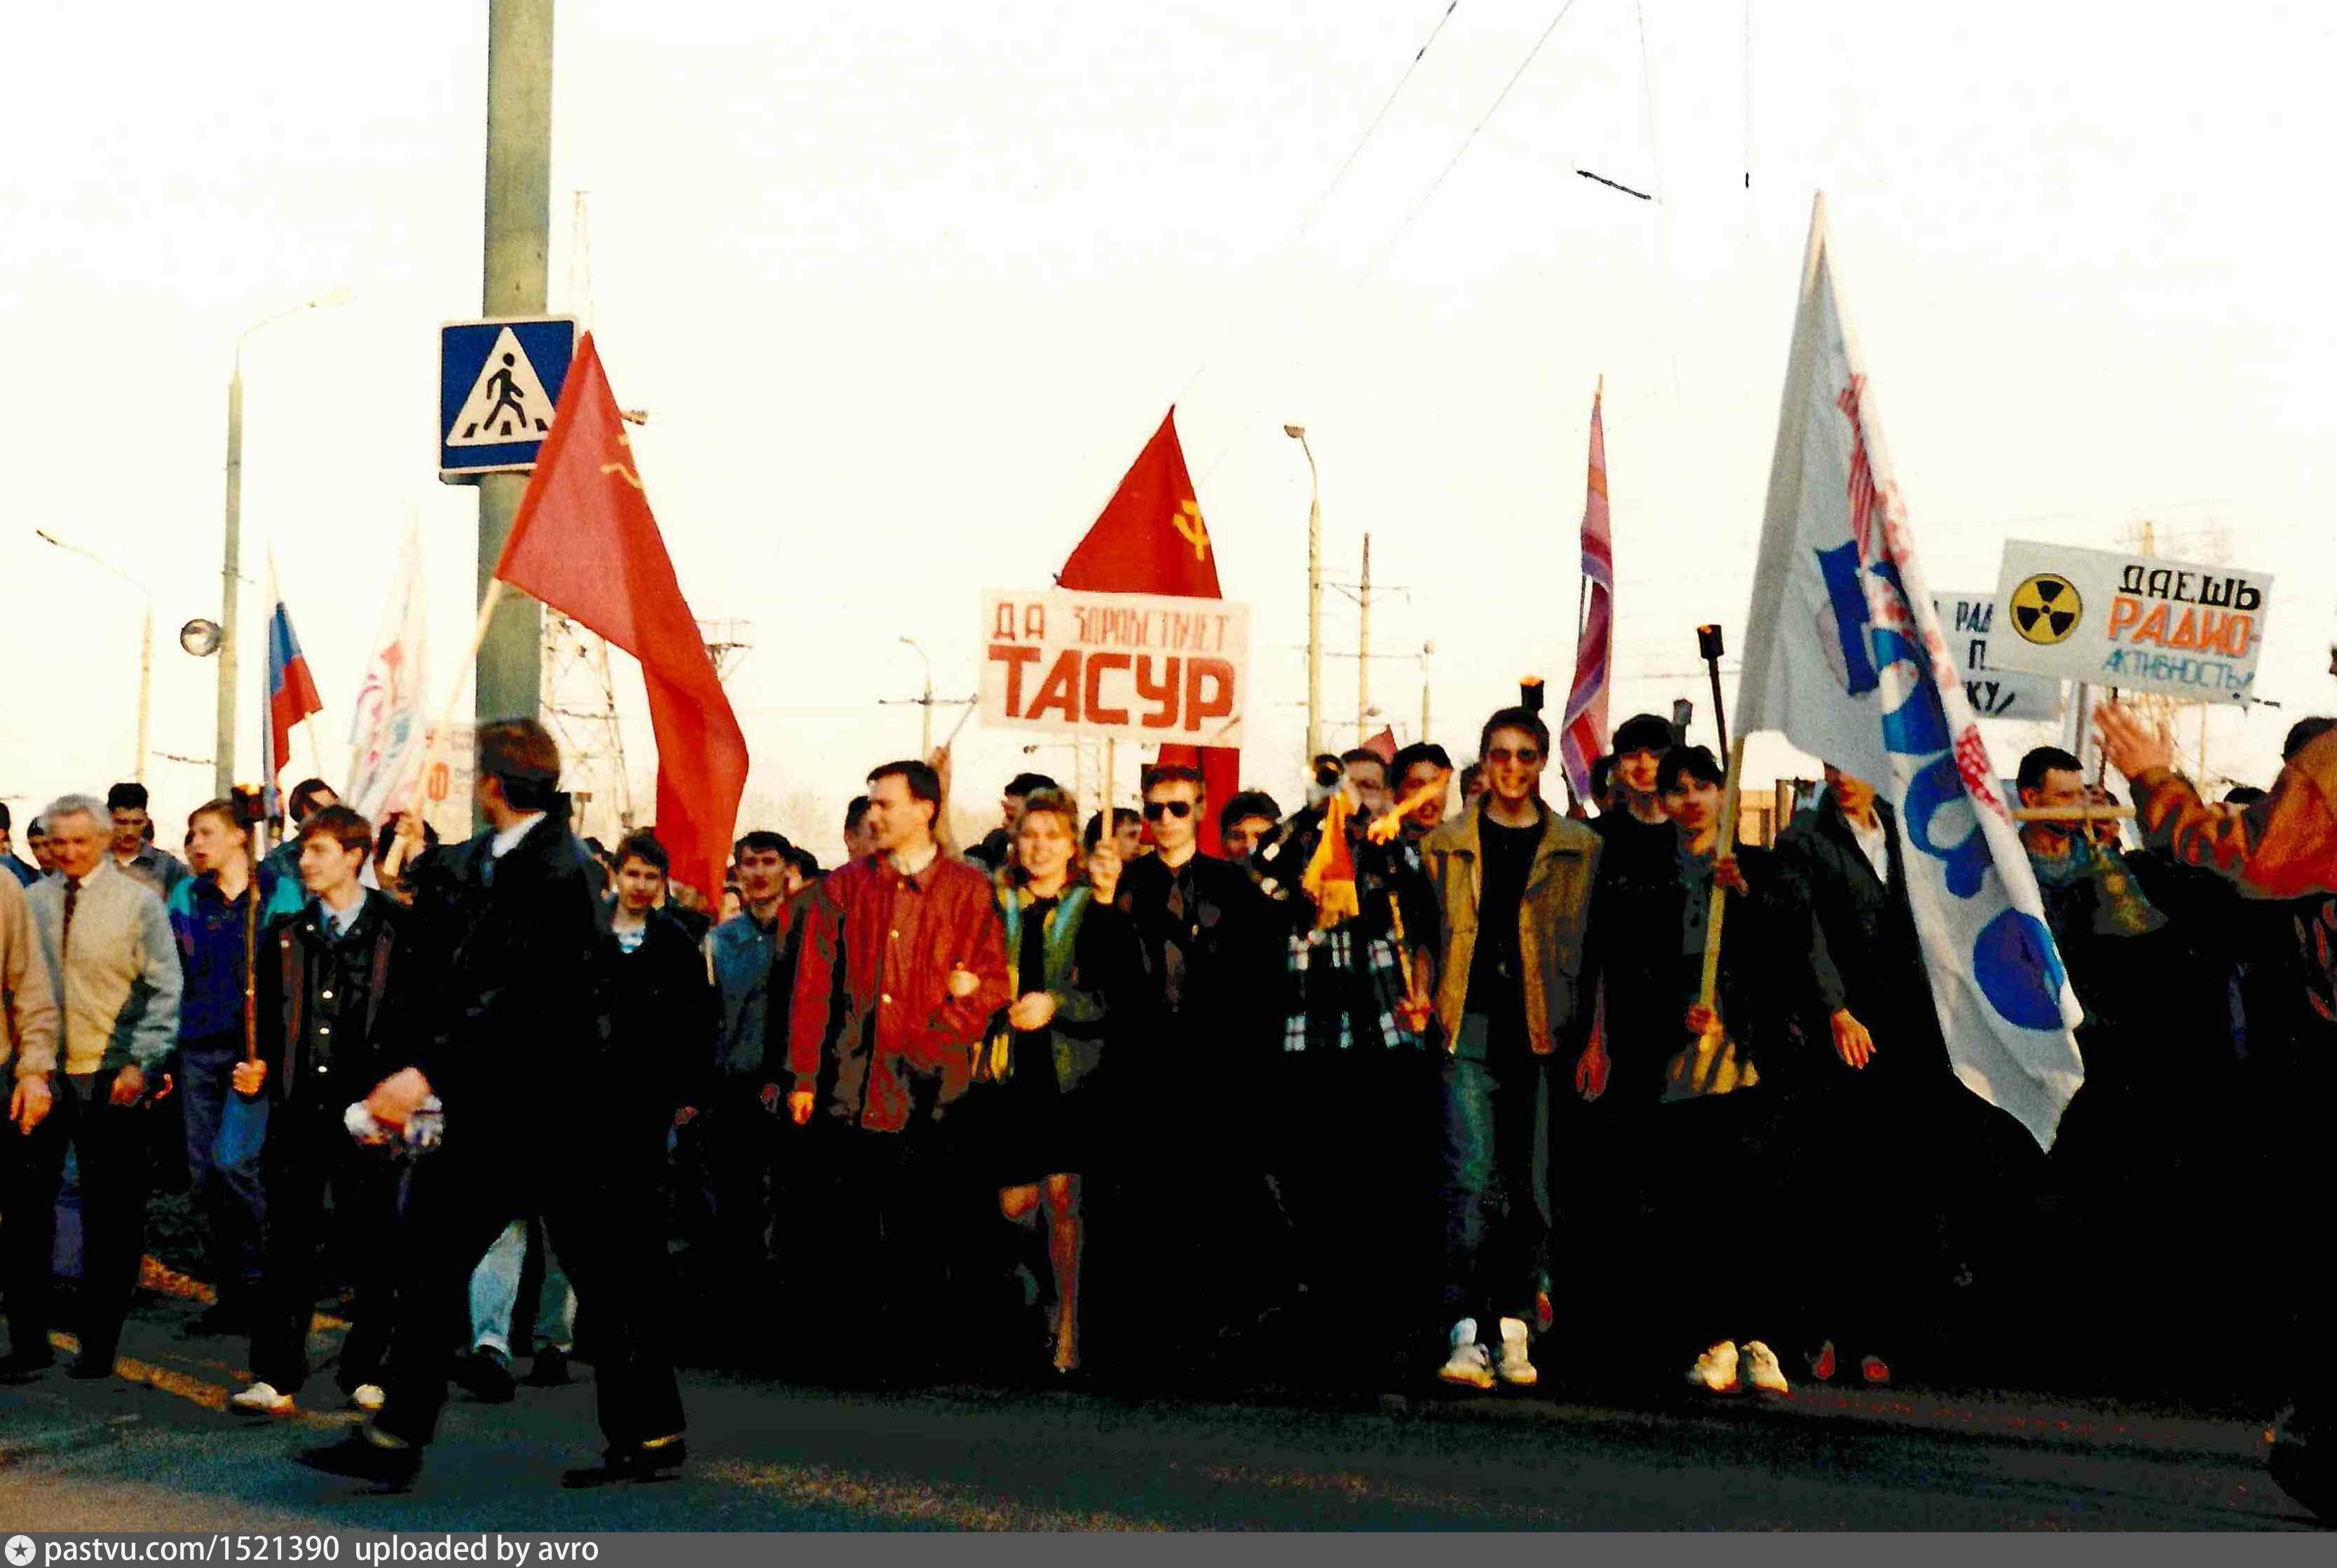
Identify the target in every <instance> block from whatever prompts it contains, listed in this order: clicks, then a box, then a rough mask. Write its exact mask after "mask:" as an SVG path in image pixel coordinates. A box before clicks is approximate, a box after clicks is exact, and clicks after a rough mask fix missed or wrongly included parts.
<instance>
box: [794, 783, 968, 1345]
mask: <svg viewBox="0 0 2337 1568" xmlns="http://www.w3.org/2000/svg"><path fill="white" fill-rule="evenodd" d="M940 809H941V780H940V779H939V778H938V777H936V776H935V774H934V770H933V769H931V768H929V767H927V766H926V765H925V764H924V763H923V762H888V763H886V764H885V766H884V767H882V768H879V769H876V770H875V772H874V773H871V774H870V775H869V776H868V814H867V829H868V831H869V833H870V834H871V836H872V837H873V838H874V840H875V854H873V855H869V856H866V857H864V858H860V859H857V860H855V861H853V862H852V863H851V864H850V865H848V866H846V867H843V868H842V869H841V870H838V871H836V872H834V873H832V874H831V875H829V876H828V877H826V879H824V880H823V881H822V882H821V883H820V884H819V885H818V889H817V891H816V893H815V894H814V896H813V897H812V900H811V904H810V907H809V908H808V909H807V910H806V911H805V913H804V916H803V920H804V924H803V936H802V947H801V956H800V957H799V959H798V960H797V967H796V981H795V997H794V1005H793V1006H792V1007H790V1008H789V1010H788V1014H789V1015H788V1022H787V1068H788V1074H787V1081H788V1093H787V1112H788V1115H789V1117H790V1118H791V1119H792V1120H793V1121H794V1122H795V1124H796V1125H797V1127H799V1128H802V1129H805V1130H806V1132H807V1133H808V1134H810V1135H811V1136H813V1137H815V1138H817V1139H819V1140H821V1141H822V1142H823V1143H824V1144H825V1147H824V1148H821V1149H818V1150H816V1151H815V1152H814V1156H813V1157H814V1158H815V1159H816V1161H818V1163H819V1164H820V1165H822V1166H824V1167H825V1168H826V1172H827V1174H828V1175H829V1176H830V1177H831V1178H832V1179H833V1181H834V1186H833V1189H832V1190H833V1191H834V1192H835V1194H836V1201H835V1202H834V1203H833V1204H832V1205H830V1206H829V1210H828V1215H827V1218H828V1220H829V1221H830V1222H831V1223H832V1224H834V1226H835V1227H836V1230H835V1241H836V1246H837V1249H838V1250H839V1251H840V1252H841V1253H842V1256H841V1257H840V1258H839V1259H837V1261H838V1263H839V1264H840V1265H844V1266H843V1267H841V1268H840V1269H838V1271H836V1273H834V1274H833V1275H832V1277H833V1278H836V1279H849V1280H852V1281H853V1282H854V1286H855V1288H856V1289H860V1290H865V1291H869V1292H872V1293H873V1298H874V1299H873V1305H874V1306H875V1309H876V1310H877V1312H878V1313H879V1314H880V1315H882V1316H884V1317H885V1318H890V1319H891V1320H892V1321H894V1322H895V1323H903V1322H906V1321H909V1320H910V1318H911V1316H912V1315H913V1314H914V1315H923V1311H924V1309H925V1308H928V1307H929V1306H930V1303H929V1301H928V1300H927V1298H928V1297H929V1296H930V1294H931V1292H932V1291H933V1289H934V1288H935V1284H936V1281H935V1279H934V1274H935V1272H936V1270H935V1268H934V1265H935V1264H936V1263H937V1262H938V1261H939V1259H941V1257H942V1256H943V1253H944V1248H945V1246H946V1245H947V1244H948V1243H947V1240H946V1235H945V1231H946V1230H947V1227H946V1226H944V1225H937V1224H936V1223H935V1220H936V1216H937V1215H941V1214H944V1213H946V1211H947V1202H948V1193H947V1191H945V1189H946V1188H947V1186H948V1185H949V1184H948V1183H947V1181H945V1180H942V1179H938V1172H937V1171H936V1169H935V1167H936V1161H937V1158H938V1153H939V1151H938V1149H937V1147H936V1140H935V1138H934V1132H935V1129H936V1126H937V1123H938V1122H939V1119H940V1117H941V1115H942V1113H943V1112H944V1110H945V1108H946V1107H947V1105H948V1104H949V1103H950V1102H951V1101H953V1100H954V1099H955V1098H956V1097H957V1096H958V1095H959V1094H960V1093H963V1091H964V1089H965V1087H966V1084H967V1083H969V1082H970V1080H971V1077H972V1073H973V1046H975V1045H976V1044H980V1043H981V1040H982V1037H983V1031H984V1029H985V1028H986V1026H987V1025H988V1023H989V1020H990V1016H991V1014H993V1013H995V1012H996V1011H998V1009H1000V1008H1002V1007H1003V1006H1005V1005H1006V1004H1007V1003H1008V1002H1009V1001H1011V1000H1012V997H1011V995H1009V990H1008V983H1007V973H1006V933H1005V928H1004V926H1002V924H1001V923H1000V920H999V917H998V905H997V901H996V900H995V899H994V898H993V897H992V894H991V886H990V879H989V878H988V877H984V876H983V874H982V873H981V872H980V871H978V870H976V869H974V868H973V867H971V866H968V865H967V864H965V863H964V862H963V861H962V860H957V859H953V858H951V857H949V856H945V855H944V854H943V853H942V851H941V846H940V845H939V844H938V843H936V842H935V841H934V818H935V816H936V815H937V814H938V813H939V811H940ZM815 1116H816V1118H817V1123H818V1124H817V1125H816V1126H815V1125H814V1121H815ZM781 1222H782V1224H783V1225H784V1224H785V1223H786V1220H785V1219H784V1218H783V1219H782V1221H781ZM852 1264H857V1265H858V1266H856V1267H854V1266H851V1265H852ZM868 1304H870V1303H869V1302H868V1301H867V1299H865V1298H864V1299H863V1300H862V1301H861V1302H859V1303H856V1305H860V1306H863V1307H865V1306H866V1305H868ZM876 1342H877V1343H878V1344H880V1345H884V1346H885V1347H887V1349H886V1351H885V1354H886V1356H887V1357H890V1359H889V1361H888V1362H887V1363H886V1364H885V1365H882V1366H880V1367H878V1370H879V1372H880V1373H889V1372H898V1371H899V1370H900V1369H901V1364H902V1363H903V1362H904V1361H905V1360H908V1359H911V1358H913V1356H914V1352H913V1348H912V1347H911V1345H910V1344H909V1343H908V1340H907V1337H906V1335H905V1333H902V1334H890V1335H880V1336H879V1337H878V1338H877V1341H876Z"/></svg>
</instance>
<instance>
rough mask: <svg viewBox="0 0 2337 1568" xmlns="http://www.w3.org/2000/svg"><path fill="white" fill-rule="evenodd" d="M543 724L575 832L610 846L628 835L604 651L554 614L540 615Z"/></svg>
mask: <svg viewBox="0 0 2337 1568" xmlns="http://www.w3.org/2000/svg"><path fill="white" fill-rule="evenodd" d="M543 668H544V671H545V674H546V677H547V679H546V680H545V681H544V685H543V721H544V723H545V724H546V725H547V726H548V727H550V729H551V730H552V734H553V735H555V736H556V737H558V738H559V740H560V755H561V760H562V763H564V764H565V766H564V768H563V769H562V771H563V773H564V775H565V777H566V778H567V779H568V782H569V792H570V793H571V794H572V795H574V796H576V797H578V798H579V799H578V801H577V806H578V810H577V813H576V830H577V831H578V832H579V833H582V834H586V835H593V834H595V833H596V830H597V831H598V836H599V837H601V838H602V839H603V841H604V842H607V841H613V839H615V838H621V837H622V836H623V835H624V834H626V833H630V832H631V831H632V828H633V825H634V817H633V786H632V778H631V774H630V773H629V772H627V770H626V768H625V731H624V728H623V726H622V725H621V724H620V723H619V722H618V721H617V688H616V683H615V681H613V680H612V679H611V676H610V673H609V644H608V643H607V642H604V641H603V640H601V638H599V637H597V636H595V635H593V634H592V632H588V631H586V630H585V629H584V628H583V627H582V626H579V625H578V624H577V623H576V622H573V621H571V620H570V619H569V618H568V617H567V616H565V615H562V613H560V612H558V611H557V610H552V609H550V608H546V609H545V611H544V613H543Z"/></svg>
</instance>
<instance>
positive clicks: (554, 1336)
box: [470, 1220, 576, 1361]
mask: <svg viewBox="0 0 2337 1568" xmlns="http://www.w3.org/2000/svg"><path fill="white" fill-rule="evenodd" d="M538 1229H539V1228H538V1227H536V1226H534V1225H533V1224H532V1223H531V1222H530V1221H528V1220H513V1221H512V1222H511V1223H510V1224H508V1225H506V1226H504V1233H503V1234H502V1235H500V1236H498V1237H496V1238H495V1243H494V1246H492V1247H490V1248H488V1249H487V1255H486V1256H485V1257H484V1258H482V1259H479V1266H478V1267H477V1268H476V1269H473V1270H472V1271H471V1347H470V1348H474V1349H475V1348H478V1347H480V1346H483V1345H484V1346H489V1347H492V1348H494V1349H497V1350H500V1351H502V1352H503V1354H504V1359H505V1360H507V1361H508V1360H509V1359H511V1355H512V1314H513V1311H515V1310H516V1309H517V1308H518V1307H519V1276H520V1270H521V1269H522V1268H523V1267H524V1266H525V1265H526V1262H527V1243H528V1232H529V1231H530V1230H538ZM539 1233H540V1232H539ZM575 1341H576V1292H574V1291H573V1290H571V1289H569V1288H568V1276H567V1275H565V1274H563V1273H562V1272H561V1271H560V1259H558V1258H557V1257H555V1256H554V1255H553V1254H552V1249H551V1247H550V1246H549V1245H548V1244H547V1245H545V1246H544V1249H543V1289H542V1290H541V1291H540V1292H539V1293H538V1294H537V1297H536V1308H535V1333H534V1338H533V1340H532V1341H531V1343H530V1344H529V1346H528V1354H529V1355H531V1356H533V1355H534V1354H535V1352H536V1351H537V1349H539V1348H542V1347H543V1346H546V1345H550V1346H553V1347H555V1348H558V1349H560V1350H561V1351H562V1352H565V1351H567V1350H569V1349H571V1348H573V1347H574V1345H575Z"/></svg>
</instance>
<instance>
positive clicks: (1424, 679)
mask: <svg viewBox="0 0 2337 1568" xmlns="http://www.w3.org/2000/svg"><path fill="white" fill-rule="evenodd" d="M1433 652H1436V644H1435V643H1433V642H1423V643H1422V644H1421V645H1420V739H1421V740H1422V741H1423V743H1425V742H1427V741H1430V740H1435V739H1436V737H1435V736H1434V735H1433V734H1432V733H1431V732H1430V731H1429V728H1428V656H1429V655H1430V654H1432V653H1433Z"/></svg>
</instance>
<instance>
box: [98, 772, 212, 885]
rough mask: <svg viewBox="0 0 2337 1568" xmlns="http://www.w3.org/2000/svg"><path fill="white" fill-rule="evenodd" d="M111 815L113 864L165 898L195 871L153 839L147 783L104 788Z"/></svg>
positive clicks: (107, 807) (152, 823) (106, 806)
mask: <svg viewBox="0 0 2337 1568" xmlns="http://www.w3.org/2000/svg"><path fill="white" fill-rule="evenodd" d="M105 809H106V811H107V812H108V814H110V815H111V816H112V818H113V864H114V865H115V866H116V867H119V868H120V869H121V870H122V871H123V872H125V873H126V874H128V875H129V876H130V877H132V878H133V879H135V880H137V881H140V882H143V883H144V884H145V885H146V886H147V887H151V888H152V889H153V890H154V897H157V898H160V899H162V900H164V901H165V902H168V901H169V899H170V897H171V893H172V892H174V891H176V890H177V888H178V886H179V884H180V883H181V882H184V881H185V880H186V879H187V878H188V877H191V876H193V875H194V873H193V872H191V871H190V870H188V869H187V867H186V865H185V863H184V862H182V861H181V860H180V859H179V858H177V857H176V856H174V855H172V854H171V852H170V851H169V850H167V849H162V848H157V847H156V846H155V843H154V819H153V818H152V817H150V816H148V815H147V814H146V786H145V785H143V784H116V785H115V786H114V787H113V788H112V789H109V790H107V791H106V792H105Z"/></svg>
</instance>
